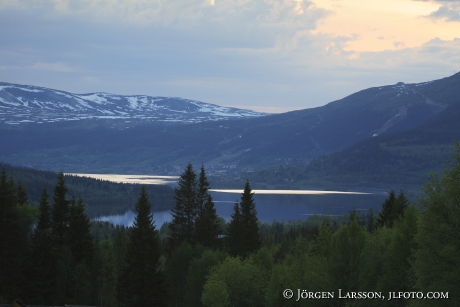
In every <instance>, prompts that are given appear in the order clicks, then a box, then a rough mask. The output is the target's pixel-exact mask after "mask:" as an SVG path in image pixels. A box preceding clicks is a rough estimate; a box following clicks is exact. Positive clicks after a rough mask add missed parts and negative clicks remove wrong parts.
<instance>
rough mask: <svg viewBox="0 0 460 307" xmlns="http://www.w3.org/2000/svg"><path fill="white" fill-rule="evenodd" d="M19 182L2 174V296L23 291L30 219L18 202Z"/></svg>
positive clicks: (0, 270) (0, 221) (0, 230)
mask: <svg viewBox="0 0 460 307" xmlns="http://www.w3.org/2000/svg"><path fill="white" fill-rule="evenodd" d="M16 196H17V194H16V185H15V183H14V181H13V180H12V179H11V178H9V177H8V176H7V174H6V173H5V172H4V171H2V172H1V174H0V296H4V297H5V298H7V299H8V300H12V299H14V298H15V296H18V295H21V294H23V293H21V292H23V290H24V289H23V283H24V279H25V276H24V274H22V272H24V268H25V259H26V253H27V248H28V232H29V229H30V226H31V225H30V223H28V222H27V220H28V219H25V218H24V215H23V214H22V213H23V212H24V210H21V207H23V205H22V204H21V205H19V204H18V203H17V197H16Z"/></svg>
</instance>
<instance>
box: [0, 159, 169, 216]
mask: <svg viewBox="0 0 460 307" xmlns="http://www.w3.org/2000/svg"><path fill="white" fill-rule="evenodd" d="M1 170H5V171H6V172H7V173H8V174H9V175H10V176H11V177H12V178H13V179H14V180H15V181H17V182H18V183H21V185H23V186H24V187H25V188H26V190H27V192H28V194H29V199H30V201H31V202H32V203H34V204H38V202H39V201H40V197H41V193H42V192H43V189H48V190H49V191H50V190H51V188H52V187H53V186H54V184H55V181H56V173H54V172H50V171H40V170H35V169H31V168H25V167H15V166H12V165H9V164H4V163H0V171H1ZM65 177H66V183H67V186H68V189H69V195H71V196H74V197H81V198H83V199H84V200H85V203H86V210H87V212H88V214H89V215H90V216H91V217H96V216H100V215H110V214H120V213H124V212H126V211H127V210H132V209H133V205H134V203H135V201H136V198H137V196H138V194H139V192H140V186H139V185H136V184H124V183H114V182H108V181H102V180H97V179H92V178H85V177H76V176H65ZM146 189H147V191H148V193H149V195H150V196H149V197H150V201H151V202H152V204H154V206H155V207H154V210H156V211H161V210H169V209H171V208H172V206H173V203H174V189H173V188H172V187H170V186H166V185H150V186H148V187H146Z"/></svg>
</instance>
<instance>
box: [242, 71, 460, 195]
mask: <svg viewBox="0 0 460 307" xmlns="http://www.w3.org/2000/svg"><path fill="white" fill-rule="evenodd" d="M459 79H460V76H459V74H457V75H454V76H452V77H450V78H446V79H442V80H439V81H435V82H432V83H430V84H428V83H426V84H421V85H412V86H411V87H414V86H415V87H416V89H418V90H420V91H421V90H424V91H423V95H424V97H425V99H428V100H429V102H430V103H431V104H432V105H437V106H440V108H439V109H440V111H439V112H435V113H434V114H433V115H432V116H431V117H428V119H427V120H423V121H421V122H420V123H418V124H415V123H414V122H413V123H412V125H411V126H412V127H410V126H409V129H401V128H396V127H393V129H389V130H388V131H386V133H382V134H381V135H378V134H377V133H376V134H374V135H373V136H372V137H370V138H366V139H364V140H362V141H360V142H357V143H355V144H353V145H351V146H348V147H346V148H345V149H343V150H341V151H337V152H334V153H332V154H329V155H325V156H322V157H319V158H316V159H314V160H313V161H311V162H310V163H308V164H299V165H290V166H284V167H278V168H271V169H266V170H262V171H260V172H256V173H252V174H246V177H248V178H251V181H252V182H254V184H260V185H265V186H266V187H271V186H277V187H280V186H282V187H290V188H293V187H297V188H305V187H308V186H309V187H312V186H314V187H317V188H327V187H336V188H342V189H349V188H357V187H358V188H366V187H367V188H369V187H372V188H387V189H390V188H393V189H401V188H404V189H406V190H409V191H420V189H421V188H422V187H423V184H424V183H426V182H428V181H429V180H430V177H431V175H433V174H440V173H441V172H442V171H443V170H444V169H445V168H446V167H448V166H449V163H450V162H451V161H452V158H453V155H454V154H455V148H454V147H455V146H454V145H455V144H456V143H458V142H460V120H459V119H460V95H459V94H460V93H459V92H460V88H459V86H460V80H459ZM399 119H400V118H399V117H398V120H399ZM393 123H394V122H393ZM405 125H406V126H408V125H407V123H406V124H405ZM400 127H401V125H400Z"/></svg>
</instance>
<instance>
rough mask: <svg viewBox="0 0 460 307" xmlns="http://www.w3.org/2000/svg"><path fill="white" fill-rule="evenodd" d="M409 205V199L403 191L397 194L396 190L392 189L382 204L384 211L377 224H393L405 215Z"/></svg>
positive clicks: (380, 225) (389, 225)
mask: <svg viewBox="0 0 460 307" xmlns="http://www.w3.org/2000/svg"><path fill="white" fill-rule="evenodd" d="M408 205H409V201H408V200H407V198H406V196H405V195H404V193H403V192H401V193H399V195H398V196H396V194H395V192H394V191H391V192H390V194H389V195H388V198H387V199H386V200H385V202H384V204H383V206H382V211H380V213H379V217H378V219H377V225H378V226H379V227H382V226H388V227H391V226H393V224H394V223H395V221H396V220H398V219H399V218H400V217H401V216H403V215H404V211H405V210H406V208H407V206H408Z"/></svg>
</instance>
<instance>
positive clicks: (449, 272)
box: [415, 145, 460, 306]
mask: <svg viewBox="0 0 460 307" xmlns="http://www.w3.org/2000/svg"><path fill="white" fill-rule="evenodd" d="M459 182H460V145H457V151H456V156H455V161H454V165H453V166H452V167H451V168H450V169H449V170H447V171H446V172H445V174H444V176H443V177H442V178H441V179H438V178H436V177H435V178H433V180H432V182H431V183H430V184H428V185H427V186H426V189H425V193H426V197H425V198H424V199H423V200H422V204H423V205H424V207H425V208H426V209H425V211H424V212H423V213H422V215H421V218H420V222H419V226H418V227H419V230H418V233H417V243H418V249H417V251H416V261H415V273H416V277H417V288H418V289H420V290H422V291H449V293H450V297H449V300H440V301H437V302H436V304H437V306H457V305H460V295H459V293H458V289H459V288H460V277H459V276H460V223H459V221H460V185H459ZM428 303H429V302H419V304H420V305H423V304H428Z"/></svg>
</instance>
